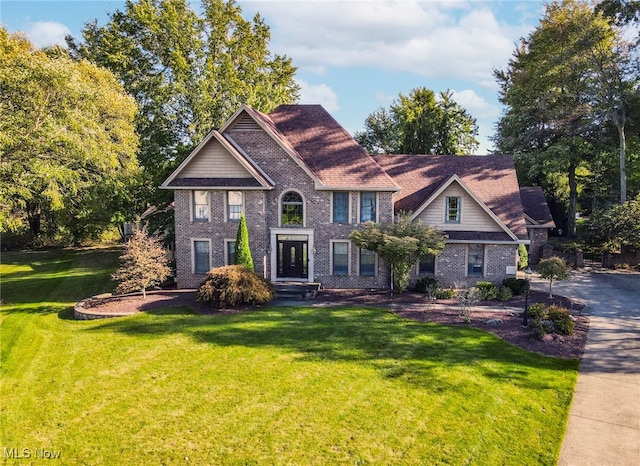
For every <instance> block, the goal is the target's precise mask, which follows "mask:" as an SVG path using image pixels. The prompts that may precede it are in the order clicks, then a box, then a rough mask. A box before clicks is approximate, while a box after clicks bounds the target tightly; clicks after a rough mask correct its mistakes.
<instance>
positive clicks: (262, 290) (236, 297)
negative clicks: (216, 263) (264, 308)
mask: <svg viewBox="0 0 640 466" xmlns="http://www.w3.org/2000/svg"><path fill="white" fill-rule="evenodd" d="M274 297H275V292H274V290H273V286H272V285H271V283H270V282H269V281H267V280H265V279H264V278H263V277H261V276H260V275H258V274H257V273H255V272H253V271H252V270H249V269H248V268H246V267H245V266H243V265H228V266H226V267H218V268H216V269H212V270H211V271H210V272H209V274H208V275H207V278H206V279H205V280H204V281H203V282H202V283H201V284H200V286H199V287H198V289H197V291H196V300H197V301H199V302H202V303H205V304H208V305H209V306H211V307H212V308H215V309H220V308H222V309H224V308H227V307H234V306H239V305H244V304H250V305H255V304H264V303H268V302H270V301H272V300H273V298H274Z"/></svg>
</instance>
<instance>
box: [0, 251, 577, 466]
mask: <svg viewBox="0 0 640 466" xmlns="http://www.w3.org/2000/svg"><path fill="white" fill-rule="evenodd" d="M116 257H117V251H114V250H88V251H66V252H44V253H20V254H13V253H12V254H3V256H2V266H1V269H0V272H1V274H2V299H3V302H4V304H3V309H2V315H1V318H2V327H1V329H0V337H1V341H0V344H1V350H2V385H1V387H0V409H1V414H0V416H1V417H0V426H1V427H0V429H1V430H0V434H1V438H0V448H1V449H3V451H4V449H5V448H9V449H10V448H17V449H18V451H22V449H30V450H29V451H30V452H31V454H32V455H35V449H36V448H38V449H45V450H50V451H57V452H60V459H59V460H58V461H59V463H58V464H92V465H96V464H187V463H190V464H305V465H307V464H309V465H312V464H318V465H326V464H486V465H494V464H518V465H524V464H555V463H556V461H557V456H558V452H559V449H560V444H561V441H562V437H563V434H564V429H565V423H566V420H567V415H568V409H569V404H570V400H571V397H572V392H573V387H574V384H575V380H576V375H577V362H576V361H564V360H556V359H552V358H546V357H543V356H540V355H537V354H533V353H528V352H525V351H522V350H520V349H518V348H515V347H513V346H510V345H508V344H506V343H504V342H502V341H501V340H499V339H497V338H495V337H493V336H492V335H491V334H489V333H485V332H481V331H477V330H473V329H464V328H454V327H443V326H437V325H433V324H425V323H419V322H412V321H407V320H403V319H400V318H398V317H397V316H395V315H394V314H392V313H390V312H387V311H385V310H382V309H370V308H357V309H355V308H348V309H347V308H340V309H329V308H311V307H308V308H307V307H302V308H285V307H282V308H279V307H276V308H268V309H264V310H257V311H252V312H247V313H242V314H234V315H224V316H202V315H196V314H193V313H192V312H190V311H189V310H188V309H186V308H166V309H163V310H161V311H157V312H153V313H147V314H139V315H135V316H131V317H126V318H118V319H111V320H102V321H74V320H71V316H72V306H73V304H74V303H75V302H76V301H77V300H79V299H81V298H83V297H86V296H89V295H92V294H95V293H98V292H103V291H108V290H109V289H111V288H112V287H113V285H112V284H110V283H109V274H110V272H111V270H113V267H115V265H116ZM2 453H3V452H0V454H2ZM4 453H5V454H6V451H4ZM32 460H33V456H32V458H31V460H30V461H32ZM43 461H45V460H43ZM50 462H51V461H49V463H47V464H50Z"/></svg>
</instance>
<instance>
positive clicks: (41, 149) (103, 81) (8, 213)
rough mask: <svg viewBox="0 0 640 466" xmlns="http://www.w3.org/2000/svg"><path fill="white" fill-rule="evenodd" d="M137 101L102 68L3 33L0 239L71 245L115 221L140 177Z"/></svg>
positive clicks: (0, 54) (0, 62)
mask: <svg viewBox="0 0 640 466" xmlns="http://www.w3.org/2000/svg"><path fill="white" fill-rule="evenodd" d="M135 114H136V104H135V101H134V100H133V99H132V98H131V97H130V96H128V95H127V94H126V93H125V91H124V89H123V87H122V85H121V84H120V83H118V81H117V80H116V78H115V77H114V76H113V75H112V73H111V72H109V71H108V70H106V69H103V68H99V67H97V66H96V65H93V64H91V63H89V62H88V61H87V60H80V61H77V60H72V59H71V58H70V57H69V56H68V54H67V53H66V51H64V50H63V49H59V48H55V49H50V50H48V51H46V52H45V51H40V50H36V49H35V48H34V47H33V46H32V44H31V43H30V42H29V41H28V40H27V39H25V38H24V37H22V36H20V35H10V34H9V33H8V32H7V31H6V29H4V28H0V152H1V153H2V159H1V160H0V207H1V208H0V232H3V231H7V230H10V229H12V228H17V227H19V226H20V225H21V224H22V223H23V222H25V221H26V222H28V224H29V227H30V230H31V233H32V234H33V235H34V236H38V235H40V233H41V231H42V226H43V225H42V223H43V218H44V219H46V221H47V225H46V231H47V232H48V233H49V234H50V235H54V234H55V233H56V232H58V231H59V230H61V229H62V230H65V231H66V233H67V234H70V235H72V236H73V239H74V241H75V242H79V241H81V240H83V239H85V238H86V237H87V236H94V237H95V236H97V234H99V233H100V232H101V231H102V230H104V229H105V228H107V227H108V226H109V225H111V224H113V223H115V222H117V221H118V220H120V218H121V216H122V215H123V214H124V213H125V212H126V209H127V206H130V204H129V202H128V201H129V195H130V188H131V186H132V185H134V184H135V183H134V181H135V179H136V177H137V176H138V173H139V171H138V164H137V160H136V157H135V153H136V151H137V148H138V136H137V135H136V133H135V126H134V117H135Z"/></svg>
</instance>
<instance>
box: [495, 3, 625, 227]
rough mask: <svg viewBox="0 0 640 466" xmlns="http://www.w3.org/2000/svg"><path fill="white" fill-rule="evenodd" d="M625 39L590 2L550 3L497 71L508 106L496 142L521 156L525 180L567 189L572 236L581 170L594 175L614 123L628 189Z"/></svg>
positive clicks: (501, 148)
mask: <svg viewBox="0 0 640 466" xmlns="http://www.w3.org/2000/svg"><path fill="white" fill-rule="evenodd" d="M620 43H621V37H620V35H619V34H618V33H617V31H616V30H614V29H613V27H612V26H611V24H610V23H609V22H608V21H607V20H606V19H605V18H604V17H603V16H602V15H600V14H598V13H595V12H594V11H593V10H592V8H591V6H590V5H589V4H588V3H586V2H580V1H577V0H563V1H557V2H553V3H550V4H548V5H547V7H546V12H545V15H544V17H543V18H542V20H541V21H540V24H539V26H538V27H537V28H536V30H535V31H533V32H532V33H531V34H530V35H529V36H528V37H527V38H526V39H522V41H521V43H520V44H519V46H518V48H517V49H516V51H515V52H514V55H513V58H512V59H511V60H510V61H509V64H508V67H507V69H506V70H505V71H501V70H496V71H495V77H496V79H497V81H498V83H499V84H500V87H501V91H500V100H501V102H502V103H503V104H504V105H505V106H506V111H505V113H504V115H503V116H502V117H501V119H500V121H499V122H498V125H497V133H496V135H495V137H494V142H495V144H496V147H497V148H498V151H499V152H501V153H511V154H514V156H515V158H516V167H517V169H518V174H519V178H520V179H521V181H522V182H524V183H527V184H533V185H538V186H542V187H543V188H544V189H545V191H546V193H547V194H548V195H550V197H558V196H554V195H553V194H554V193H553V191H554V190H556V189H557V188H558V187H562V186H563V185H564V186H566V190H567V191H566V192H568V214H567V225H568V228H567V230H568V234H569V236H575V231H576V228H575V219H576V212H577V207H578V206H577V201H578V193H579V182H580V180H579V173H580V172H583V173H586V174H587V175H586V176H585V178H586V179H587V180H588V176H589V175H588V173H589V172H590V171H591V170H592V166H591V162H592V160H594V159H596V158H597V157H596V154H598V153H603V152H604V149H603V148H602V141H603V139H605V138H604V132H605V130H606V129H607V125H606V124H604V123H607V122H611V124H615V126H616V127H617V128H618V132H619V134H620V136H619V138H618V140H619V144H620V162H621V165H620V173H621V177H620V179H621V184H622V189H621V191H626V187H625V183H626V181H625V180H626V175H625V159H626V157H625V155H624V153H625V149H624V125H625V124H626V116H625V115H626V113H625V112H626V111H627V109H628V104H627V103H626V102H627V101H628V99H629V95H630V92H629V89H630V88H629V86H628V83H626V82H625V80H626V79H628V78H629V76H630V75H629V70H630V69H631V68H630V67H628V66H626V65H625V60H626V58H625V56H624V54H622V52H621V49H620V48H619V47H618V45H619V44H620ZM621 80H622V81H621ZM631 88H633V85H632V86H631ZM561 177H562V178H564V180H560V179H559V178H561ZM622 196H624V194H622V193H621V197H622Z"/></svg>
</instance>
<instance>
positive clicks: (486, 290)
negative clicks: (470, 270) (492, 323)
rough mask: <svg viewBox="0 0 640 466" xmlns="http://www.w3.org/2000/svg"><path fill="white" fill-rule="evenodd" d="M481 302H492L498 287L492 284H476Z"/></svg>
mask: <svg viewBox="0 0 640 466" xmlns="http://www.w3.org/2000/svg"><path fill="white" fill-rule="evenodd" d="M476 288H477V289H478V293H479V294H480V300H481V301H493V300H494V299H496V298H497V297H498V287H497V286H495V285H494V284H493V283H492V282H476Z"/></svg>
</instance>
